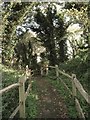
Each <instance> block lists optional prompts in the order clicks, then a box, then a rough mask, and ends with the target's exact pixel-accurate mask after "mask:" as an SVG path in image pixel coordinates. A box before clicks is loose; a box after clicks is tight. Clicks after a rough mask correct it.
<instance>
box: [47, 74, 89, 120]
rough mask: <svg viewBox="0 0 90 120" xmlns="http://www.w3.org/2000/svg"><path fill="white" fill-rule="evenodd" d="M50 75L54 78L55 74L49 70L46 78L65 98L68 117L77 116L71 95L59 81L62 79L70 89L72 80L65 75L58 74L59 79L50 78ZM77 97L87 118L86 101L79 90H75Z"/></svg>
mask: <svg viewBox="0 0 90 120" xmlns="http://www.w3.org/2000/svg"><path fill="white" fill-rule="evenodd" d="M50 76H52V78H55V76H53V74H52V72H49V75H48V77H46V78H47V80H48V81H49V82H50V83H51V84H52V85H53V86H54V87H55V88H56V89H57V91H58V92H59V93H60V95H62V97H63V98H64V100H65V104H66V106H67V109H68V115H69V117H70V118H77V117H78V113H77V111H76V108H75V102H74V100H73V97H72V96H71V95H70V94H69V92H68V90H67V89H66V88H65V87H64V85H63V83H62V82H61V81H60V79H62V80H63V81H64V82H65V83H66V85H67V86H68V87H69V89H70V90H71V91H72V82H71V81H70V80H69V79H68V78H67V77H65V76H63V75H60V79H57V80H56V79H50ZM77 97H78V99H79V101H80V105H81V107H82V109H83V112H84V114H85V117H86V118H88V109H89V107H88V104H87V103H86V101H85V99H84V98H83V97H82V96H81V94H80V93H79V92H77Z"/></svg>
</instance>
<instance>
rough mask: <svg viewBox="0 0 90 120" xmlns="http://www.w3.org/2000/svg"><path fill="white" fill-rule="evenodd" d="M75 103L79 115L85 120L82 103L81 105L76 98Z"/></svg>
mask: <svg viewBox="0 0 90 120" xmlns="http://www.w3.org/2000/svg"><path fill="white" fill-rule="evenodd" d="M75 103H76V109H77V111H78V113H79V117H80V118H82V119H83V120H85V116H84V113H83V110H82V108H81V106H80V103H79V101H78V99H77V98H75Z"/></svg>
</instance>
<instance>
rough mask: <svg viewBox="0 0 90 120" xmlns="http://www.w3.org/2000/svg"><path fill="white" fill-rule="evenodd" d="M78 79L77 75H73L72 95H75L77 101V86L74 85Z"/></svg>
mask: <svg viewBox="0 0 90 120" xmlns="http://www.w3.org/2000/svg"><path fill="white" fill-rule="evenodd" d="M75 78H76V75H75V74H72V93H73V98H74V99H75V97H76V87H75V84H74V80H75Z"/></svg>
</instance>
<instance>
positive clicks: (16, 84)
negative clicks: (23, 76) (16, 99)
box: [0, 83, 20, 94]
mask: <svg viewBox="0 0 90 120" xmlns="http://www.w3.org/2000/svg"><path fill="white" fill-rule="evenodd" d="M18 86H20V84H19V83H15V84H12V85H9V86H8V87H6V88H4V89H2V90H0V94H3V93H5V92H7V91H9V90H11V89H13V88H15V87H18Z"/></svg>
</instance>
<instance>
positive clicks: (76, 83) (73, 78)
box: [49, 65, 90, 120]
mask: <svg viewBox="0 0 90 120" xmlns="http://www.w3.org/2000/svg"><path fill="white" fill-rule="evenodd" d="M49 68H54V69H55V70H56V76H57V77H58V78H59V74H62V75H64V76H66V77H68V78H69V79H70V80H71V82H72V91H71V90H70V89H69V88H68V86H67V85H66V83H65V82H64V81H63V80H61V79H60V80H61V82H62V83H63V85H64V86H65V87H66V89H67V90H68V91H69V93H70V94H71V95H72V96H73V97H74V100H75V105H76V109H77V111H78V113H79V117H80V118H83V119H84V120H85V115H84V113H83V110H82V108H81V106H80V103H79V100H78V98H77V90H78V91H79V92H80V93H81V95H82V97H83V98H84V99H85V100H86V102H87V103H88V104H90V95H89V94H88V93H87V92H86V91H85V90H84V88H83V86H82V84H81V83H80V82H79V81H78V79H77V78H76V75H75V74H72V76H70V75H69V74H67V73H65V72H63V71H61V70H60V69H59V68H58V65H56V66H49Z"/></svg>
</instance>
